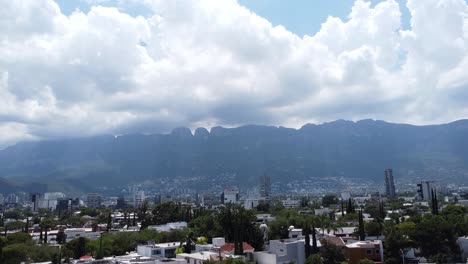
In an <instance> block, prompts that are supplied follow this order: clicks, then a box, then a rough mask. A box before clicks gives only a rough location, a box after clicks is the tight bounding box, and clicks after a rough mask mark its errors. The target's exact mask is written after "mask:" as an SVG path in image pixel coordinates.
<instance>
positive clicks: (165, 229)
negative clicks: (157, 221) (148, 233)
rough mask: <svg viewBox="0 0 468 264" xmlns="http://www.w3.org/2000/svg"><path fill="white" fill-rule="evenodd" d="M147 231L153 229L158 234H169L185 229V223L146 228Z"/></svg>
mask: <svg viewBox="0 0 468 264" xmlns="http://www.w3.org/2000/svg"><path fill="white" fill-rule="evenodd" d="M148 228H149V229H154V230H157V231H159V232H169V231H172V230H176V229H184V228H187V222H172V223H167V224H164V225H151V226H148Z"/></svg>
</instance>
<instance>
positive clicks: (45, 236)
mask: <svg viewBox="0 0 468 264" xmlns="http://www.w3.org/2000/svg"><path fill="white" fill-rule="evenodd" d="M44 229H45V231H44V244H47V226H45V227H44Z"/></svg>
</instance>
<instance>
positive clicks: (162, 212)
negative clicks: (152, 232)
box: [152, 202, 184, 225]
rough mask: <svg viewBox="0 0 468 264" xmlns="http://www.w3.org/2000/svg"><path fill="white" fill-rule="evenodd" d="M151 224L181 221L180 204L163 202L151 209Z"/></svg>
mask: <svg viewBox="0 0 468 264" xmlns="http://www.w3.org/2000/svg"><path fill="white" fill-rule="evenodd" d="M152 213H153V224H155V225H162V224H166V223H169V222H177V221H182V220H183V218H184V216H183V213H182V208H181V205H180V204H176V203H174V202H165V203H162V204H159V205H157V206H156V207H155V208H154V209H153V212H152Z"/></svg>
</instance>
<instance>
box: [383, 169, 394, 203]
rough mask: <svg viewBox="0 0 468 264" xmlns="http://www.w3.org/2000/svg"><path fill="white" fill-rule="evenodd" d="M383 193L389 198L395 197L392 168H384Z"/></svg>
mask: <svg viewBox="0 0 468 264" xmlns="http://www.w3.org/2000/svg"><path fill="white" fill-rule="evenodd" d="M385 195H386V196H387V198H389V199H394V198H396V193H395V182H394V181H393V170H392V169H386V170H385Z"/></svg>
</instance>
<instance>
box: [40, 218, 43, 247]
mask: <svg viewBox="0 0 468 264" xmlns="http://www.w3.org/2000/svg"><path fill="white" fill-rule="evenodd" d="M39 227H40V231H39V243H40V244H42V238H43V236H42V229H43V228H42V223H40V224H39Z"/></svg>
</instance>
